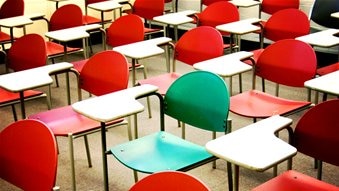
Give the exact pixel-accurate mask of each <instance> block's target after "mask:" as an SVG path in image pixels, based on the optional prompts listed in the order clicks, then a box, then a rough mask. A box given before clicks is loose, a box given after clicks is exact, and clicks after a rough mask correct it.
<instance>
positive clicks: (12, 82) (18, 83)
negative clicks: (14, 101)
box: [0, 62, 73, 119]
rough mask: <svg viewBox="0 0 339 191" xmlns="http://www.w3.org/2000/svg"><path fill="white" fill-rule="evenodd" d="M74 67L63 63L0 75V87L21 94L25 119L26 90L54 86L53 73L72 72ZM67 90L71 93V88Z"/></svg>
mask: <svg viewBox="0 0 339 191" xmlns="http://www.w3.org/2000/svg"><path fill="white" fill-rule="evenodd" d="M72 67H73V65H72V64H70V63H67V62H61V63H56V64H51V65H46V66H42V67H38V68H33V69H29V70H23V71H20V72H13V73H8V74H3V75H0V87H2V88H4V89H6V90H8V91H11V92H19V94H20V104H21V113H22V118H23V119H25V118H26V113H25V102H24V95H23V92H24V91H25V90H29V89H34V88H38V87H42V86H46V85H49V84H52V83H53V79H52V78H51V77H50V74H51V73H55V72H61V71H67V70H70V69H71V68H72ZM67 89H68V91H69V88H67ZM49 96H50V94H49ZM68 96H69V92H68ZM49 99H50V98H49ZM49 101H50V100H49Z"/></svg>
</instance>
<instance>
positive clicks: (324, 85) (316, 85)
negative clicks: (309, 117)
mask: <svg viewBox="0 0 339 191" xmlns="http://www.w3.org/2000/svg"><path fill="white" fill-rule="evenodd" d="M304 86H305V87H306V88H308V89H309V90H314V91H316V95H315V102H316V103H317V102H318V95H319V92H322V93H325V94H331V95H336V96H339V70H337V71H335V72H332V73H329V74H326V75H323V76H320V77H317V78H313V79H311V80H308V81H306V82H305V83H304Z"/></svg>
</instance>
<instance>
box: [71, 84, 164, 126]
mask: <svg viewBox="0 0 339 191" xmlns="http://www.w3.org/2000/svg"><path fill="white" fill-rule="evenodd" d="M157 90H158V87H156V86H153V85H148V84H146V85H142V86H135V87H132V88H128V89H124V90H121V91H117V92H113V93H109V94H105V95H102V96H98V97H93V98H89V99H86V100H83V101H80V102H77V103H74V104H73V105H72V107H73V109H74V110H75V111H76V112H78V113H80V114H82V115H84V116H86V117H88V118H91V119H93V120H96V121H99V122H110V121H113V120H115V119H119V118H122V117H126V116H129V115H132V114H135V113H139V112H141V111H143V110H144V106H143V105H142V104H141V103H140V102H138V101H137V100H136V97H138V96H140V95H143V94H148V93H152V92H156V91H157Z"/></svg>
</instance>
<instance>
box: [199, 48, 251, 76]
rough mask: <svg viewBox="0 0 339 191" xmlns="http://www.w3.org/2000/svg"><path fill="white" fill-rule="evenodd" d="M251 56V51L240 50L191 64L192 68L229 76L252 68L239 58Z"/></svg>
mask: <svg viewBox="0 0 339 191" xmlns="http://www.w3.org/2000/svg"><path fill="white" fill-rule="evenodd" d="M251 56H253V53H252V52H246V51H240V52H235V53H231V54H226V55H223V56H220V57H217V58H212V59H209V60H205V61H202V62H198V63H196V64H194V65H193V68H194V69H197V70H205V71H210V72H213V73H216V74H218V75H220V76H221V77H230V76H233V75H236V74H239V73H243V72H246V71H250V70H252V66H251V65H249V64H246V63H244V62H242V61H241V60H243V59H246V58H250V57H251Z"/></svg>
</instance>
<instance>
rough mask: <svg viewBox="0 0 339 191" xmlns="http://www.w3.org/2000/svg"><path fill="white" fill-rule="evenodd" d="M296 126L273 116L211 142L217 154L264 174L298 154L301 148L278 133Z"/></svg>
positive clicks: (211, 149)
mask: <svg viewBox="0 0 339 191" xmlns="http://www.w3.org/2000/svg"><path fill="white" fill-rule="evenodd" d="M291 124H292V119H289V118H286V117H281V116H278V115H276V116H272V117H269V118H266V119H263V120H261V121H259V122H256V123H253V124H251V125H248V126H246V127H243V128H240V129H238V130H236V131H233V132H231V133H229V134H227V135H223V136H221V137H219V138H217V139H214V140H211V141H209V142H207V144H206V149H207V151H208V152H210V153H212V154H213V155H215V156H217V157H219V158H221V159H224V160H226V161H229V162H231V163H233V164H235V165H238V166H241V167H245V168H248V169H252V170H256V171H264V170H266V169H268V168H270V167H272V166H274V165H276V164H278V163H280V162H282V161H284V160H286V159H288V158H289V157H292V156H293V155H295V154H296V153H297V149H296V148H295V147H293V146H291V145H290V144H288V143H286V142H284V141H283V140H281V139H279V138H278V137H276V136H275V135H274V133H275V132H276V131H278V130H280V129H282V128H284V127H286V126H289V125H291Z"/></svg>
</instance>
